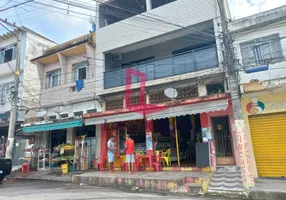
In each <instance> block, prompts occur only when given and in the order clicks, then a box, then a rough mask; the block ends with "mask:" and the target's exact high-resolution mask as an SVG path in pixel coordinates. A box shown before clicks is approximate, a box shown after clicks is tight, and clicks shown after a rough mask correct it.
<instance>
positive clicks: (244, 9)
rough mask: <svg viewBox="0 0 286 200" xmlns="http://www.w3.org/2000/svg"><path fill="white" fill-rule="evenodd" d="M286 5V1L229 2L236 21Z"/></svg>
mask: <svg viewBox="0 0 286 200" xmlns="http://www.w3.org/2000/svg"><path fill="white" fill-rule="evenodd" d="M285 4H286V0H229V7H230V11H231V16H232V18H234V19H238V18H242V17H247V16H250V15H254V14H257V13H259V12H263V11H266V10H270V9H273V8H277V7H279V6H283V5H285Z"/></svg>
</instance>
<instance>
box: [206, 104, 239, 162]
mask: <svg viewBox="0 0 286 200" xmlns="http://www.w3.org/2000/svg"><path fill="white" fill-rule="evenodd" d="M232 113H233V112H232V102H231V100H229V105H228V107H227V109H226V110H222V111H216V112H209V113H202V114H200V119H201V126H202V130H204V129H206V128H207V129H209V130H210V133H211V138H209V142H210V145H211V148H214V150H215V147H214V142H215V141H214V140H213V138H214V135H213V134H214V132H213V125H212V120H211V118H213V117H223V116H228V117H229V126H230V127H229V130H230V131H231V137H232V145H233V153H234V157H235V161H236V165H237V166H240V159H239V151H238V145H237V137H236V132H235V129H234V119H233V116H232V115H233V114H232ZM211 156H212V155H211ZM214 157H216V156H215V155H214ZM211 162H212V166H213V167H215V166H216V162H215V159H212V158H211Z"/></svg>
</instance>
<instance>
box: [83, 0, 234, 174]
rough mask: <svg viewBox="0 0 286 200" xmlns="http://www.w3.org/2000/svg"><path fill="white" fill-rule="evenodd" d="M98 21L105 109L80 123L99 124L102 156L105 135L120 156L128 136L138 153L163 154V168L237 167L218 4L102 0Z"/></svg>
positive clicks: (179, 0) (100, 89)
mask: <svg viewBox="0 0 286 200" xmlns="http://www.w3.org/2000/svg"><path fill="white" fill-rule="evenodd" d="M97 16H99V17H98V20H97V28H98V30H97V38H96V43H97V47H96V48H97V49H96V59H95V62H96V73H95V74H96V77H95V78H96V80H97V81H98V84H97V85H96V94H97V95H99V96H100V97H101V98H102V99H103V100H104V103H103V110H104V111H103V112H97V113H91V114H85V115H84V118H85V124H96V125H97V126H101V130H100V132H97V134H100V137H101V141H102V142H101V155H102V156H106V149H107V148H106V143H107V140H108V138H109V137H110V136H111V135H116V137H117V139H118V141H117V143H118V152H117V153H118V154H120V150H121V149H123V148H124V135H125V134H126V133H129V134H131V137H132V138H133V139H134V140H135V144H136V151H137V153H140V152H145V153H147V154H148V155H155V153H156V151H164V152H165V151H167V150H170V151H171V156H170V157H171V161H172V164H171V165H169V164H168V165H166V166H165V169H167V170H171V169H174V168H170V167H175V168H176V169H181V168H178V167H189V168H188V169H190V170H194V169H196V168H192V167H199V168H200V167H211V168H209V169H213V168H214V167H216V166H217V165H239V158H238V154H237V151H236V149H237V148H236V139H235V135H234V131H233V129H232V127H233V126H232V125H233V119H232V106H231V100H230V95H229V89H228V80H227V78H226V76H225V69H224V66H223V64H222V63H223V56H222V50H221V49H222V47H221V43H222V40H221V26H220V14H219V8H218V5H217V2H216V1H199V0H194V1H189V0H167V1H166V0H140V1H133V2H131V1H124V0H113V1H104V2H103V3H98V4H97ZM99 80H101V81H99ZM202 141H204V143H202ZM200 148H202V149H204V148H205V149H206V151H204V152H205V154H203V153H202V152H203V150H200ZM117 166H118V167H119V162H118V163H117ZM168 167H169V168H168Z"/></svg>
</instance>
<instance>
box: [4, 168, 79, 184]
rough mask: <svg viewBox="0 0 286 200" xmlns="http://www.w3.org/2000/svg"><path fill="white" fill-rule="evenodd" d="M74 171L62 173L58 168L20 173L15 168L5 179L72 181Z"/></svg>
mask: <svg viewBox="0 0 286 200" xmlns="http://www.w3.org/2000/svg"><path fill="white" fill-rule="evenodd" d="M76 174H77V173H76V172H73V173H68V174H66V175H63V174H62V172H61V170H60V169H59V168H54V169H51V170H39V171H32V172H29V173H22V172H19V171H17V170H15V171H13V172H12V173H11V174H10V175H9V176H7V177H6V179H8V180H9V179H24V180H25V179H26V180H46V181H60V182H72V176H73V175H76Z"/></svg>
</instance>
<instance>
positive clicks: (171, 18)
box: [96, 0, 222, 94]
mask: <svg viewBox="0 0 286 200" xmlns="http://www.w3.org/2000/svg"><path fill="white" fill-rule="evenodd" d="M97 6H98V5H97ZM146 14H148V15H151V16H156V17H157V18H158V19H159V20H148V19H147V20H142V19H141V20H139V19H138V16H139V17H140V15H138V16H134V17H131V18H128V19H126V20H123V21H120V22H117V23H114V24H111V25H109V26H106V27H103V28H99V29H98V30H97V39H96V43H97V52H96V66H97V68H96V79H97V80H100V79H102V77H103V73H104V71H105V62H104V60H105V59H108V58H107V57H105V53H106V52H108V51H115V52H116V50H117V49H120V48H121V47H124V48H129V49H132V48H133V50H134V48H135V49H140V48H142V46H145V47H146V46H152V45H153V44H156V43H164V42H165V41H167V40H170V38H178V37H180V36H182V35H180V34H182V32H184V34H186V32H187V34H190V32H195V31H194V30H193V29H192V27H190V28H182V26H184V27H189V26H192V25H196V26H197V25H198V24H200V23H202V22H206V21H209V20H214V21H213V25H214V26H216V27H215V28H214V29H215V31H216V36H217V34H218V33H219V31H218V30H219V29H220V28H219V27H218V23H217V20H218V17H219V11H218V6H217V3H216V1H212V0H211V1H200V0H194V1H189V0H177V1H174V2H172V3H169V4H166V5H164V6H161V7H158V8H155V9H152V10H150V11H147V12H146ZM98 16H99V15H98ZM162 19H163V20H165V21H167V23H164V22H162V21H160V20H162ZM182 22H183V23H182ZM97 23H99V22H98V21H97ZM168 23H169V24H168ZM174 24H175V25H174ZM97 27H99V26H98V25H97ZM114 33H116V34H114ZM177 33H179V34H177ZM178 35H180V36H178ZM143 44H144V45H143ZM216 44H217V49H218V50H219V51H220V49H221V47H220V45H221V41H219V40H217V41H216ZM160 53H161V52H160V50H159V52H158V51H156V52H155V55H156V57H161V56H163V55H165V54H166V53H167V52H162V55H160ZM218 57H219V59H218V60H219V63H221V60H222V54H221V52H218ZM132 59H133V57H132ZM134 59H135V58H134ZM135 60H137V59H135ZM213 73H217V69H215V70H204V71H203V72H200V73H197V72H196V73H192V75H189V76H187V78H191V77H197V76H201V75H202V74H204V75H210V74H213ZM182 78H186V77H184V75H182V76H177V77H176V78H174V79H172V80H171V79H170V78H167V79H160V80H155V81H148V82H147V86H148V83H150V84H149V85H150V86H151V85H158V84H164V83H166V82H168V80H170V81H180V80H181V79H182ZM138 87H139V86H138ZM133 88H137V85H134V87H133ZM123 90H124V87H121V88H120V87H118V88H112V90H104V89H103V82H98V84H97V87H96V91H97V93H98V94H106V93H112V92H118V91H123Z"/></svg>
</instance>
